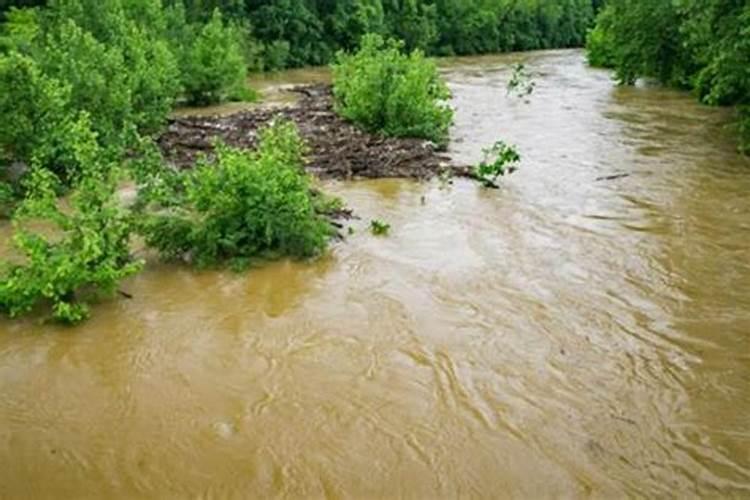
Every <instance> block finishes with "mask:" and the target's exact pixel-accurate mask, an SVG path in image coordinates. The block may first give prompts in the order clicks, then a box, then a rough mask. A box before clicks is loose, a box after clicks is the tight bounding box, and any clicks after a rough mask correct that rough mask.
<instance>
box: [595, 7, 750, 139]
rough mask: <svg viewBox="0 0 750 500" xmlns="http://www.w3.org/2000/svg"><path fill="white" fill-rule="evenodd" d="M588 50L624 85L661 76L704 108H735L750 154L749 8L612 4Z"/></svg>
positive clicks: (738, 125) (598, 19)
mask: <svg viewBox="0 0 750 500" xmlns="http://www.w3.org/2000/svg"><path fill="white" fill-rule="evenodd" d="M587 49H588V58H589V61H590V63H591V64H593V65H596V66H603V67H611V68H614V70H615V72H616V77H617V79H618V81H619V82H620V83H622V84H633V83H635V81H636V80H637V79H638V78H640V77H650V78H656V79H658V80H659V81H660V82H662V83H664V84H666V85H671V86H675V87H678V88H683V89H688V90H691V91H693V92H694V93H695V94H696V96H697V97H698V98H699V99H700V100H701V102H703V103H705V104H710V105H732V106H736V107H737V130H738V136H739V143H740V149H741V150H743V151H744V152H745V153H748V154H750V3H747V2H742V1H735V0H687V1H683V2H674V1H672V0H609V1H608V2H607V3H606V6H605V8H604V9H603V10H602V11H601V12H600V13H599V15H598V17H597V22H596V26H595V28H594V29H593V30H592V31H591V32H590V33H589V35H588V39H587Z"/></svg>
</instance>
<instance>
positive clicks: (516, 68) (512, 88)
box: [507, 63, 536, 99]
mask: <svg viewBox="0 0 750 500" xmlns="http://www.w3.org/2000/svg"><path fill="white" fill-rule="evenodd" d="M534 87H536V83H535V82H534V81H533V80H532V79H531V73H529V72H528V71H527V70H526V66H525V65H523V64H521V63H518V64H515V65H513V74H512V75H511V77H510V80H508V85H507V94H508V95H510V94H515V95H516V96H517V97H518V98H520V99H522V98H524V97H528V96H530V95H531V94H532V93H533V92H534Z"/></svg>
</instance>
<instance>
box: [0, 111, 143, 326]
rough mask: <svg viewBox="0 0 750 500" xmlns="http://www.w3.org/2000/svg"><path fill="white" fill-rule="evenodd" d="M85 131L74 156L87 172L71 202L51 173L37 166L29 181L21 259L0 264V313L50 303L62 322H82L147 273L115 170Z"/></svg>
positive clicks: (18, 226) (20, 221) (19, 226)
mask: <svg viewBox="0 0 750 500" xmlns="http://www.w3.org/2000/svg"><path fill="white" fill-rule="evenodd" d="M82 123H83V122H82ZM78 132H79V136H78V140H77V141H76V144H75V148H74V149H75V154H76V155H77V157H78V159H77V161H78V162H79V163H80V164H82V165H86V169H85V173H84V174H82V175H81V176H80V177H78V178H77V179H76V186H75V188H74V189H73V190H72V192H71V193H70V196H69V197H68V200H67V203H61V202H60V201H59V200H58V198H57V193H56V188H57V185H58V183H59V179H58V178H57V177H56V176H55V175H54V174H53V173H52V172H51V171H49V170H47V169H44V168H40V167H38V166H36V167H33V168H32V170H31V172H30V174H29V175H28V177H27V179H26V197H25V199H24V200H23V202H22V203H21V205H20V206H19V208H18V209H17V210H16V212H15V215H14V219H13V226H14V232H15V234H14V237H13V241H14V243H15V246H16V249H17V251H18V253H19V254H20V259H18V260H13V261H7V262H2V263H0V311H2V312H4V313H6V314H8V315H10V316H11V317H15V316H18V315H21V314H25V313H28V312H30V311H31V310H32V309H34V308H35V307H36V306H38V305H44V304H47V305H49V306H51V308H52V314H53V317H54V318H55V319H57V320H59V321H62V322H66V323H77V322H79V321H81V320H83V319H85V318H87V317H88V314H89V309H88V302H89V300H90V299H91V298H92V297H95V296H96V294H98V293H102V292H104V293H110V294H111V293H113V292H114V291H115V290H116V288H117V285H118V284H119V282H120V281H121V280H122V279H124V278H126V277H128V276H130V275H132V274H134V273H136V272H137V271H138V270H139V269H140V267H141V263H140V262H136V261H133V260H132V259H131V257H130V249H129V243H130V234H131V229H132V224H131V221H130V219H129V215H128V213H127V212H126V211H125V210H124V209H123V208H122V207H121V206H120V204H119V202H118V199H117V197H116V196H115V188H116V185H117V177H116V169H115V168H113V167H112V166H111V165H106V164H105V163H104V162H102V160H101V158H103V155H102V154H101V151H100V150H99V148H98V147H97V145H96V141H95V136H94V134H93V132H91V131H90V129H89V130H86V129H85V128H83V127H81V128H79V129H78Z"/></svg>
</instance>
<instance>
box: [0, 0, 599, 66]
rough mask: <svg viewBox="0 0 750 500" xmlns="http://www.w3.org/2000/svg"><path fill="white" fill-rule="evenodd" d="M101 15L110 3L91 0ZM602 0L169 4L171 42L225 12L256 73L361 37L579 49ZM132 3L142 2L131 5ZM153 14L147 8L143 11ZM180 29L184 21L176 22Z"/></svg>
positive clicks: (475, 48)
mask: <svg viewBox="0 0 750 500" xmlns="http://www.w3.org/2000/svg"><path fill="white" fill-rule="evenodd" d="M56 2H57V0H50V1H49V2H45V1H44V0H0V11H2V10H7V9H8V8H9V7H11V6H30V5H44V4H45V3H49V5H50V6H52V5H54V4H55V3H56ZM89 2H91V3H90V5H89V7H90V8H91V9H94V11H96V10H100V9H101V8H102V7H101V5H103V4H107V3H108V1H96V0H89ZM600 3H601V2H600V0H400V1H392V0H333V1H331V0H327V1H322V0H183V1H180V0H163V9H162V8H160V9H156V10H164V12H165V13H166V17H167V20H168V23H167V24H166V27H167V30H168V31H167V32H168V33H169V34H170V36H173V35H177V34H179V33H180V30H179V29H175V26H174V25H173V24H172V23H173V22H174V20H175V19H178V20H181V19H184V20H185V22H187V23H188V24H197V25H203V24H205V23H207V22H208V21H209V20H210V19H211V18H212V17H213V15H214V10H215V9H217V8H218V9H220V11H221V12H222V13H223V15H224V18H225V19H226V20H227V21H229V23H230V24H231V25H232V26H235V27H236V28H237V29H238V31H240V32H241V33H242V35H243V36H242V38H243V49H244V55H245V60H246V62H247V63H248V65H249V67H250V68H251V69H252V70H269V69H282V68H287V67H296V66H303V65H322V64H328V63H329V62H331V61H332V60H333V58H334V57H335V54H336V53H337V52H338V51H339V50H342V49H343V50H353V49H355V48H356V47H357V45H358V43H359V41H360V39H361V37H362V36H364V35H366V34H370V33H373V34H378V35H381V36H382V37H384V38H394V39H398V40H403V42H404V44H405V47H406V49H407V50H409V51H411V50H413V49H421V50H422V51H424V52H425V54H427V55H441V56H445V55H470V54H483V53H491V52H506V51H522V50H536V49H546V48H562V47H578V46H581V45H583V43H584V40H585V36H586V30H587V29H588V28H589V27H590V25H591V22H592V20H593V16H594V11H595V9H596V8H597V6H598V5H599V4H600ZM128 4H129V5H131V4H137V2H131V1H129V2H128ZM138 9H139V10H140V11H141V12H142V13H144V14H147V13H148V15H152V14H153V11H152V12H151V13H149V9H144V8H142V7H140V6H138ZM178 24H179V23H178Z"/></svg>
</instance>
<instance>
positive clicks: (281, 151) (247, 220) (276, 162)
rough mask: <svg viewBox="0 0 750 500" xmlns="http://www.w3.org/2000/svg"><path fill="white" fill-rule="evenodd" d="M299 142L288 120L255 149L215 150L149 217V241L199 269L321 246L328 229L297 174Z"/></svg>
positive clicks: (304, 178) (304, 253)
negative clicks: (163, 208)
mask: <svg viewBox="0 0 750 500" xmlns="http://www.w3.org/2000/svg"><path fill="white" fill-rule="evenodd" d="M303 154H304V144H303V142H302V140H301V139H300V137H299V135H298V132H297V129H296V127H295V125H294V124H293V123H291V122H278V121H275V122H273V123H272V124H271V125H270V126H268V127H267V128H265V129H264V130H262V131H261V133H260V141H259V145H258V148H257V149H256V150H254V151H246V150H240V149H235V148H231V147H228V146H224V145H221V144H219V145H217V148H216V157H215V158H214V159H213V160H203V161H201V162H199V164H198V166H197V167H196V169H195V170H194V171H192V172H189V173H188V174H186V175H187V177H186V178H185V180H184V193H183V194H182V196H183V199H182V200H181V203H177V204H176V205H177V206H176V207H173V208H172V209H171V210H170V211H169V212H167V213H161V214H158V215H154V216H152V217H150V218H149V220H148V222H147V223H146V224H145V226H144V234H145V236H146V240H147V243H148V244H149V245H150V246H153V247H155V248H157V249H158V250H159V251H160V252H161V253H162V255H163V256H165V257H167V258H179V257H181V256H184V255H185V254H189V255H191V256H192V258H193V259H194V260H195V262H196V263H197V264H198V265H213V264H218V263H222V262H224V261H234V262H236V261H238V260H239V261H243V260H246V259H249V258H251V257H256V256H263V255H269V254H271V255H289V256H293V257H308V256H312V255H315V254H317V253H319V252H320V251H322V250H323V249H324V248H325V245H326V242H327V239H328V236H329V235H330V226H329V224H328V223H327V222H326V221H325V220H324V219H323V218H322V217H321V216H320V215H318V213H317V212H316V209H315V200H314V199H313V194H312V192H311V189H310V181H309V178H308V176H307V174H306V173H305V172H304V170H303Z"/></svg>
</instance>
